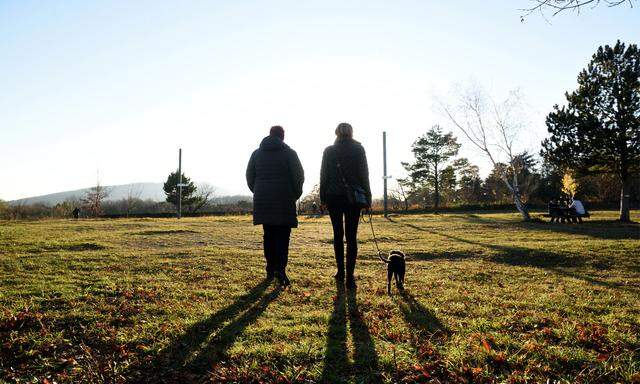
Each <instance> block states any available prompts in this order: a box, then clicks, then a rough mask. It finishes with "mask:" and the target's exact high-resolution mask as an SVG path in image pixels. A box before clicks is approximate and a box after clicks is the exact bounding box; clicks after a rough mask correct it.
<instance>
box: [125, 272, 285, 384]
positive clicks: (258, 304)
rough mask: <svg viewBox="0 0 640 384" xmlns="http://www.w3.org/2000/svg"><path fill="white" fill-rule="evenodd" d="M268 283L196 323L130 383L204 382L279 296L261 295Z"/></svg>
mask: <svg viewBox="0 0 640 384" xmlns="http://www.w3.org/2000/svg"><path fill="white" fill-rule="evenodd" d="M269 285H270V280H267V279H265V280H262V281H261V282H260V283H258V284H257V285H256V286H254V287H253V288H252V289H251V290H250V291H249V292H247V293H246V294H244V295H242V296H240V297H238V298H237V299H236V300H235V301H234V302H233V303H232V304H230V305H228V306H226V307H224V308H223V309H221V310H219V311H218V312H216V313H214V314H212V315H211V316H209V317H208V318H206V319H204V320H202V321H199V322H197V323H195V324H193V325H192V326H190V327H189V329H187V330H186V332H184V333H183V334H182V335H180V336H178V337H176V338H174V339H173V340H172V341H171V342H170V344H169V346H167V347H166V348H165V349H164V350H162V351H161V352H160V353H159V354H158V355H157V356H156V357H155V358H153V359H151V360H150V361H148V362H147V363H146V364H145V365H143V366H141V367H134V369H135V372H134V373H133V374H132V375H130V382H136V383H138V382H145V383H152V382H153V383H157V382H185V381H186V382H191V381H193V379H194V377H200V378H203V379H204V378H206V375H207V372H208V370H209V369H210V368H211V366H212V365H213V364H214V363H216V362H220V361H221V360H222V359H223V358H224V357H225V356H226V351H227V350H228V348H229V347H230V346H231V345H233V343H234V341H235V339H236V338H237V336H238V335H240V334H241V333H242V331H243V330H244V329H245V328H246V327H247V326H249V325H250V324H251V323H253V322H254V321H255V320H256V319H257V318H258V317H259V316H260V314H262V312H264V310H265V309H266V308H267V306H268V305H269V303H270V302H272V301H273V300H274V299H275V298H276V297H277V296H278V294H279V293H280V290H279V289H274V290H273V291H271V292H269V293H265V291H266V289H267V287H268V286H269Z"/></svg>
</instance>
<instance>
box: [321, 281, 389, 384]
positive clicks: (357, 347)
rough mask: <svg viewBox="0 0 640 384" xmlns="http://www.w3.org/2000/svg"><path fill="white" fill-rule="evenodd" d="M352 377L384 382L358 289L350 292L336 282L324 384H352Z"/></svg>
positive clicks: (356, 379) (324, 368)
mask: <svg viewBox="0 0 640 384" xmlns="http://www.w3.org/2000/svg"><path fill="white" fill-rule="evenodd" d="M347 322H348V323H349V332H350V333H351V338H352V340H353V349H354V353H353V364H351V363H350V362H349V353H348V349H347ZM350 374H353V375H354V376H355V377H354V378H353V379H354V380H355V381H356V382H363V383H377V382H381V381H382V379H381V377H380V374H379V370H378V354H377V353H376V349H375V344H374V342H373V339H372V337H371V334H370V332H369V328H368V327H367V325H366V323H365V322H364V320H363V318H362V314H361V312H360V310H359V308H358V303H357V298H356V292H355V290H353V291H349V292H346V291H345V288H344V284H342V283H341V282H336V296H335V298H334V303H333V312H332V313H331V318H330V319H329V332H328V334H327V343H326V347H325V357H324V366H323V370H322V376H321V378H320V382H322V383H340V382H348V381H350V380H349V376H350Z"/></svg>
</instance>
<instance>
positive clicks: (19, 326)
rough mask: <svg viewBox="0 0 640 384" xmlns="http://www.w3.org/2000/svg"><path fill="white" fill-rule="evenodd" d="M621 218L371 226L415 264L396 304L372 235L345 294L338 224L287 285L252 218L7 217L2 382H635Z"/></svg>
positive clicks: (630, 263) (0, 249)
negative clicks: (339, 281)
mask: <svg viewBox="0 0 640 384" xmlns="http://www.w3.org/2000/svg"><path fill="white" fill-rule="evenodd" d="M615 217H616V213H615V212H595V213H594V216H592V218H591V220H588V222H586V223H585V224H582V225H567V224H549V223H537V222H534V223H528V224H525V223H521V222H519V219H518V216H517V215H515V214H507V213H499V214H443V215H407V216H395V217H393V218H392V220H390V221H386V220H384V219H383V218H381V217H374V223H375V225H376V232H377V235H378V237H379V238H380V240H381V247H382V248H383V249H384V250H390V249H392V248H399V249H402V250H404V251H405V252H406V253H407V255H408V257H409V258H410V260H409V262H408V274H407V281H406V284H407V287H406V291H405V292H404V293H399V292H398V291H396V290H395V289H394V291H393V294H392V295H387V294H386V290H385V270H384V268H385V267H384V265H383V264H382V263H381V262H380V261H379V260H378V259H377V258H376V257H375V253H374V248H373V243H372V240H371V236H370V231H369V227H367V226H364V225H362V224H361V226H360V245H359V247H360V258H359V261H358V265H357V270H356V272H357V276H358V280H357V281H358V289H357V292H356V293H350V292H345V291H344V289H343V288H340V287H337V286H336V284H335V282H334V281H333V279H332V277H331V276H332V275H333V273H334V261H333V250H332V246H331V232H330V225H329V222H328V219H327V218H321V219H316V218H301V220H300V221H301V223H300V227H299V228H298V229H296V230H294V232H293V234H292V244H291V253H290V263H289V271H290V278H291V280H292V283H293V285H292V286H291V287H290V288H288V289H286V290H282V289H280V288H279V287H278V286H277V284H276V283H274V282H266V281H264V280H263V275H264V273H263V265H264V262H263V256H262V251H261V249H262V248H261V247H262V245H261V228H260V227H253V226H252V225H251V222H250V218H249V217H246V216H245V217H209V218H186V219H182V220H180V221H177V220H175V219H121V220H83V221H78V222H74V221H70V220H56V221H33V222H0V382H3V381H5V382H48V383H53V382H54V381H55V382H58V383H60V382H283V383H287V382H319V381H320V382H403V381H406V382H415V381H418V382H429V381H433V382H443V383H444V382H456V383H457V382H469V383H471V382H473V383H482V382H511V383H525V382H531V383H538V382H545V381H547V380H550V382H602V383H613V382H640V336H639V335H640V304H639V303H640V241H639V239H640V226H638V225H637V224H626V225H623V224H619V223H616V222H613V221H610V220H614V219H615ZM633 220H635V221H638V220H640V214H639V213H638V212H634V213H633Z"/></svg>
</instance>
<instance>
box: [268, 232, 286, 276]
mask: <svg viewBox="0 0 640 384" xmlns="http://www.w3.org/2000/svg"><path fill="white" fill-rule="evenodd" d="M262 228H263V230H264V236H263V239H264V258H265V259H266V260H267V273H272V272H280V273H283V272H284V271H285V269H286V268H287V262H288V261H289V237H290V236H291V227H288V226H282V225H267V224H264V225H263V226H262Z"/></svg>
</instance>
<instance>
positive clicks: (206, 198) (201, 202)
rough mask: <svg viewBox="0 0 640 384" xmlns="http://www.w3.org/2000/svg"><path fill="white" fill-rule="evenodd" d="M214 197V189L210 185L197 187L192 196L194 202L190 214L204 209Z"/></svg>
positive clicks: (205, 184) (203, 184)
mask: <svg viewBox="0 0 640 384" xmlns="http://www.w3.org/2000/svg"><path fill="white" fill-rule="evenodd" d="M215 195H216V188H215V187H214V186H212V185H211V184H207V183H202V184H200V185H198V186H197V188H196V192H195V194H194V197H195V201H194V203H193V205H192V206H191V212H197V211H199V210H200V209H202V208H203V207H206V206H207V205H208V204H209V203H210V202H211V200H213V198H214V197H215Z"/></svg>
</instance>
